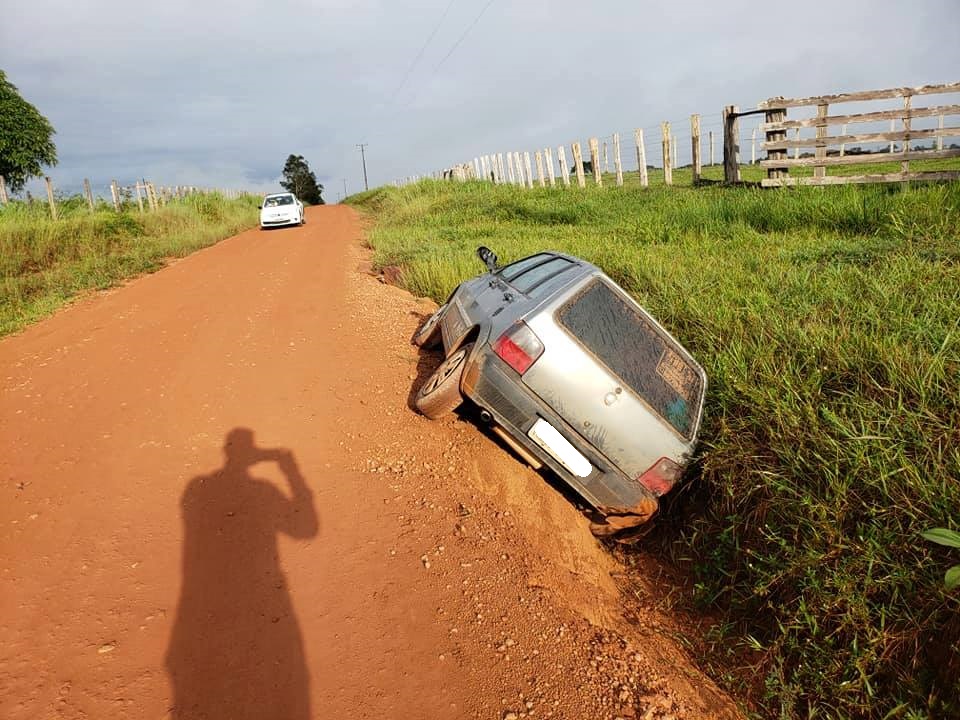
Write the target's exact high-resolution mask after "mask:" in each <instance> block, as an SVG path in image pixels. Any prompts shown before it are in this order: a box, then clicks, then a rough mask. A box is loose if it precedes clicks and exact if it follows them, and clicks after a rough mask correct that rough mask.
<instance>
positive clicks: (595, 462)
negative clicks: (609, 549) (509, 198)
mask: <svg viewBox="0 0 960 720" xmlns="http://www.w3.org/2000/svg"><path fill="white" fill-rule="evenodd" d="M478 254H479V255H480V257H481V259H483V260H484V262H485V263H486V264H487V267H488V272H487V273H485V274H483V275H480V276H479V277H476V278H474V279H471V280H468V281H466V282H464V283H462V284H461V285H460V286H459V287H457V289H456V290H455V291H454V292H453V293H452V294H451V295H450V297H449V299H448V300H447V302H446V303H445V304H444V305H443V306H442V307H441V308H440V309H439V310H438V311H437V312H436V313H435V314H434V315H433V316H432V317H430V318H429V319H428V320H427V321H426V322H425V323H424V325H423V326H422V327H421V329H420V330H419V331H418V333H417V335H416V336H415V337H414V342H415V343H416V344H418V345H421V346H425V347H429V346H435V345H439V344H440V343H441V342H442V345H443V350H444V355H445V360H444V362H443V363H442V364H441V366H440V367H439V368H438V369H437V371H436V372H435V373H434V374H433V375H432V376H431V377H430V378H429V379H428V380H427V381H426V382H425V383H424V384H423V386H421V388H420V389H419V391H418V393H417V396H416V400H415V402H416V404H417V407H418V408H419V409H420V410H421V411H422V412H423V413H424V414H426V415H427V416H429V417H438V416H439V415H442V414H443V413H445V412H448V411H450V410H452V409H453V408H455V407H456V406H457V405H459V404H460V402H462V398H463V397H466V398H469V399H470V400H471V401H472V402H474V403H476V405H478V406H479V407H480V409H481V417H483V418H484V419H485V420H487V421H489V422H491V423H492V426H493V428H494V430H495V431H496V432H497V434H498V435H500V436H501V437H502V438H503V439H504V440H505V441H507V443H508V444H509V445H511V446H512V447H513V448H514V450H516V451H517V453H518V454H520V455H521V456H522V457H524V458H525V459H526V460H528V461H529V462H530V463H531V464H533V465H534V466H535V467H536V466H538V465H539V464H543V465H546V466H547V467H549V468H550V469H551V470H552V471H553V472H554V473H556V474H557V475H559V476H560V477H561V478H562V479H563V480H564V481H565V482H566V483H568V484H569V485H570V486H571V487H572V488H573V489H574V490H575V491H576V492H577V493H578V494H579V495H581V496H582V497H583V498H584V499H585V500H586V501H587V502H589V503H590V505H592V506H593V507H594V508H595V509H597V510H598V511H599V512H600V513H601V514H603V515H604V516H606V519H607V522H606V525H607V527H608V528H609V529H610V530H611V531H615V530H617V529H621V528H623V527H629V526H632V525H637V524H639V523H641V522H643V521H645V520H646V519H648V518H649V517H650V516H651V515H652V514H653V513H654V512H656V510H657V508H658V505H659V500H658V499H659V498H660V496H662V495H663V494H665V493H666V492H668V491H669V490H670V489H671V488H672V487H673V486H674V485H675V483H676V482H677V481H678V480H679V478H680V476H681V474H682V472H683V469H684V467H685V466H686V465H687V464H688V462H689V459H690V456H691V453H692V451H693V448H694V446H695V444H696V439H697V432H698V430H699V427H700V421H701V416H702V412H703V398H704V394H705V391H706V384H707V381H706V375H705V374H704V372H703V369H702V368H701V367H700V365H698V364H697V363H696V361H695V360H694V359H693V358H692V357H691V356H690V354H689V353H688V352H687V351H686V350H685V349H684V348H683V347H682V346H681V345H680V343H678V342H677V341H676V340H675V339H674V338H673V337H672V336H671V335H670V334H669V333H668V332H667V331H666V330H665V329H664V328H663V327H662V326H661V325H660V324H659V323H658V322H657V321H656V320H654V319H653V317H651V316H650V314H649V313H647V312H646V311H645V310H644V309H643V308H641V307H640V306H639V305H638V304H637V303H636V302H635V301H634V300H633V299H632V298H631V297H630V296H629V295H627V293H625V292H624V291H623V290H622V289H621V288H620V287H619V286H617V285H616V283H614V282H613V281H612V280H611V279H610V278H608V277H607V276H606V275H605V274H604V273H603V272H602V271H601V270H600V269H599V268H597V267H595V266H594V265H592V264H590V263H588V262H586V261H584V260H581V259H579V258H576V257H572V256H569V255H563V254H560V253H555V252H544V253H539V254H537V255H533V256H530V257H527V258H524V259H522V260H519V261H517V262H514V263H511V264H510V265H507V266H505V267H502V268H498V267H497V266H496V256H494V255H493V253H492V252H491V251H489V250H488V249H486V248H480V249H479V250H478Z"/></svg>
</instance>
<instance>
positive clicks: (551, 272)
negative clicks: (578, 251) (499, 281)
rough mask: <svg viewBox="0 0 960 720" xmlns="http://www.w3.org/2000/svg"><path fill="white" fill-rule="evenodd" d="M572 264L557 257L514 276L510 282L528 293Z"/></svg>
mask: <svg viewBox="0 0 960 720" xmlns="http://www.w3.org/2000/svg"><path fill="white" fill-rule="evenodd" d="M572 265H573V263H572V262H570V261H569V260H567V259H566V258H561V257H557V258H554V259H553V260H549V261H548V262H545V263H543V264H542V265H535V266H534V267H532V268H530V269H529V270H525V271H524V272H522V273H520V274H519V275H516V276H514V278H513V280H511V281H510V284H511V285H513V286H514V287H515V288H516V289H517V290H519V291H520V292H522V293H524V294H530V291H531V290H534V289H536V288H538V286H541V285H542V283H545V282H546V281H547V280H550V279H551V278H553V277H554V276H556V275H558V274H560V273H562V272H563V271H564V270H566V269H567V268H569V267H571V266H572Z"/></svg>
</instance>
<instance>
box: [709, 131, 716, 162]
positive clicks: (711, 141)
mask: <svg viewBox="0 0 960 720" xmlns="http://www.w3.org/2000/svg"><path fill="white" fill-rule="evenodd" d="M715 157H716V156H715V155H714V154H713V130H711V131H710V167H713V166H714V165H715V162H714V158H715Z"/></svg>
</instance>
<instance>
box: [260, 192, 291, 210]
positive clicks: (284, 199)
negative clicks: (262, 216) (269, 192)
mask: <svg viewBox="0 0 960 720" xmlns="http://www.w3.org/2000/svg"><path fill="white" fill-rule="evenodd" d="M278 205H293V196H292V195H279V196H277V197H268V198H267V199H266V200H264V201H263V206H264V207H277V206H278Z"/></svg>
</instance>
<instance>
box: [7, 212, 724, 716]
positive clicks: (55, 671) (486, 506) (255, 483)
mask: <svg viewBox="0 0 960 720" xmlns="http://www.w3.org/2000/svg"><path fill="white" fill-rule="evenodd" d="M361 232H362V231H361V223H360V221H359V218H358V217H357V215H356V214H355V213H354V212H353V211H352V210H351V209H349V208H346V207H341V206H336V207H320V208H311V209H310V210H308V223H307V225H306V226H304V227H301V228H293V229H285V230H275V231H270V232H260V231H256V230H254V231H250V232H246V233H243V234H241V235H238V236H236V237H233V238H230V239H229V240H226V241H224V242H222V243H220V244H218V245H216V246H214V247H212V248H209V249H207V250H204V251H201V252H198V253H196V254H194V255H192V256H191V257H189V258H186V259H184V260H181V261H178V262H175V263H173V264H171V265H170V266H169V267H167V268H166V269H164V270H162V271H160V272H158V273H156V274H153V275H149V276H144V277H141V278H138V279H136V280H134V281H132V282H130V283H128V284H126V285H125V286H123V287H121V288H117V289H115V290H112V291H109V292H106V293H97V294H94V295H92V296H90V297H87V298H85V299H84V300H82V301H80V302H78V303H75V304H74V305H72V306H71V307H69V308H66V309H65V310H63V311H61V312H60V313H58V314H57V315H55V316H54V317H52V318H49V319H47V320H45V321H43V322H41V323H38V324H37V325H34V326H33V327H31V328H30V329H28V330H27V331H25V332H23V333H21V334H19V335H17V336H14V337H9V338H6V339H4V340H3V341H0V378H2V390H3V391H2V400H0V437H2V447H3V453H2V456H0V549H2V554H0V583H2V585H0V638H2V643H0V717H2V718H6V719H7V720H21V719H23V720H26V719H28V718H29V719H30V720H35V719H37V718H98V719H99V718H128V717H137V718H157V719H158V720H159V719H161V718H178V719H180V718H183V719H186V718H224V719H233V720H235V719H238V718H277V719H279V718H347V717H349V718H461V717H462V718H491V719H496V720H503V718H511V717H517V718H519V717H534V718H536V717H557V718H611V719H612V718H616V717H622V718H633V717H638V718H647V719H648V720H649V719H650V718H663V719H667V718H707V717H734V716H735V715H736V712H735V710H734V708H733V706H732V705H731V703H730V702H729V700H727V699H726V698H725V697H724V696H723V695H722V694H721V693H719V692H718V691H717V690H716V689H715V688H714V686H713V685H712V683H710V682H709V681H708V680H706V679H705V678H704V677H703V676H702V675H701V674H700V673H699V672H698V671H697V670H696V669H694V667H693V666H692V665H691V663H690V662H689V661H688V659H687V658H686V656H685V654H684V652H683V651H682V650H681V649H679V648H678V647H677V646H676V645H675V643H674V641H673V640H671V639H670V638H669V637H668V635H669V632H668V630H669V628H670V620H669V618H667V617H661V616H660V615H659V614H658V611H657V610H656V606H657V604H658V600H659V598H658V591H657V588H656V586H655V584H653V583H650V584H649V586H642V585H641V586H634V587H633V592H631V598H625V597H624V596H623V593H622V591H621V590H619V589H618V587H617V582H616V581H615V579H614V578H615V576H616V575H617V573H618V572H619V570H620V569H621V568H619V567H618V566H617V564H616V562H615V561H614V560H613V559H612V558H611V556H610V555H609V553H608V552H607V551H605V550H604V549H603V548H602V547H600V546H599V545H598V544H597V543H596V541H595V540H594V539H593V538H592V537H591V536H590V534H589V531H588V529H587V522H586V520H585V519H584V518H583V517H582V516H581V514H580V513H579V512H578V511H577V509H576V508H575V507H574V505H573V503H572V502H571V501H570V499H569V498H566V497H564V496H563V495H562V494H560V493H559V492H558V491H557V490H556V489H554V488H552V487H550V485H549V484H548V483H547V482H545V480H544V478H543V477H541V476H540V475H539V474H537V473H534V472H533V471H531V470H529V469H528V468H526V467H524V466H523V465H521V464H520V463H519V462H518V461H517V460H516V459H515V458H514V457H513V456H511V455H510V454H509V453H508V452H507V451H505V450H504V449H503V448H502V447H501V446H500V445H498V444H497V443H496V442H495V441H494V440H492V439H491V438H490V437H489V436H488V435H486V434H485V432H484V431H483V430H482V429H481V428H480V427H478V425H477V424H475V423H474V422H473V421H472V420H471V418H470V416H469V413H467V414H465V415H459V416H456V415H455V416H452V417H451V418H450V419H449V420H446V421H442V422H436V423H435V422H430V421H428V420H426V419H424V418H422V417H420V416H419V415H417V414H416V413H415V412H413V411H412V410H411V409H410V406H409V398H410V395H411V389H412V388H415V387H416V385H417V383H418V381H419V378H422V377H423V376H424V374H425V373H428V372H429V371H430V369H431V365H432V363H435V362H436V361H437V360H436V358H430V357H419V356H418V354H417V352H416V351H415V348H413V347H412V346H411V345H410V344H409V338H410V336H411V334H412V332H413V331H414V329H415V328H416V327H417V326H418V324H419V323H420V321H421V319H422V318H423V317H424V316H425V315H426V314H427V313H428V312H430V310H431V309H432V307H433V306H432V304H431V303H430V302H428V301H425V300H417V299H416V298H413V297H411V296H410V295H408V294H407V293H405V292H403V291H402V290H399V289H397V288H394V287H391V286H388V285H384V284H382V283H379V282H378V281H377V280H376V279H375V278H374V277H372V276H370V275H369V274H365V273H364V272H362V270H361V268H362V265H363V263H364V261H365V259H366V257H367V251H366V250H364V248H363V245H362V240H361ZM638 588H639V589H638ZM637 597H639V598H640V602H637V601H636V598H637ZM628 600H629V603H628ZM627 604H630V605H631V608H632V609H631V610H630V613H629V616H630V621H628V620H627V619H625V614H624V611H623V608H624V607H626V606H627Z"/></svg>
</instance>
